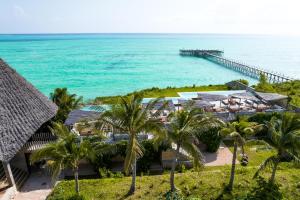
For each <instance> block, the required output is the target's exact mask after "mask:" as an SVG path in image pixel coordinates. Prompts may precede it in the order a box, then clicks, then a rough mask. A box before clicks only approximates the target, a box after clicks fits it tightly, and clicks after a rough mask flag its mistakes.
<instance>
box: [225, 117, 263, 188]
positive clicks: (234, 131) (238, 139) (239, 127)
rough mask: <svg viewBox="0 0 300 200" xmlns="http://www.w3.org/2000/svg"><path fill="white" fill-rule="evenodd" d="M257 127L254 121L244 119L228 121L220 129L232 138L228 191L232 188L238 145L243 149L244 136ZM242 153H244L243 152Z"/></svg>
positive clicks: (252, 132)
mask: <svg viewBox="0 0 300 200" xmlns="http://www.w3.org/2000/svg"><path fill="white" fill-rule="evenodd" d="M257 129H258V125H257V124H256V123H254V122H247V121H246V120H239V121H235V122H232V123H228V125H227V127H225V128H223V129H222V130H221V134H222V135H224V136H229V137H230V138H232V139H233V156H232V165H231V173H230V180H229V184H228V187H227V188H228V190H229V191H231V190H232V188H233V182H234V176H235V168H236V159H237V150H238V146H240V147H242V149H244V148H243V146H244V144H245V143H246V140H245V138H246V137H247V136H249V135H253V134H254V133H255V131H256V130H257ZM242 153H243V154H244V152H242Z"/></svg>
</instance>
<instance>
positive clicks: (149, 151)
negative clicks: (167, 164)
mask: <svg viewBox="0 0 300 200" xmlns="http://www.w3.org/2000/svg"><path fill="white" fill-rule="evenodd" d="M141 144H142V146H143V148H144V155H143V157H142V158H140V159H139V160H138V161H137V170H138V172H148V171H149V169H150V165H151V164H152V163H153V162H160V155H161V152H162V151H163V150H166V149H167V148H168V146H167V145H165V144H161V145H159V146H158V147H157V148H155V144H154V142H153V140H144V141H142V142H141Z"/></svg>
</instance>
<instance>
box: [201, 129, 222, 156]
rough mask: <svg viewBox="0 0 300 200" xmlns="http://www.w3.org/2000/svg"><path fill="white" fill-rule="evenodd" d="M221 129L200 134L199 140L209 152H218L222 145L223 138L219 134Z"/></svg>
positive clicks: (208, 130)
mask: <svg viewBox="0 0 300 200" xmlns="http://www.w3.org/2000/svg"><path fill="white" fill-rule="evenodd" d="M219 131H220V128H219V127H214V128H209V129H207V130H206V131H204V132H201V133H198V136H197V137H198V139H199V140H200V141H201V142H203V143H204V144H206V146H207V149H206V150H207V151H208V152H216V151H217V150H218V149H219V147H220V144H221V141H222V136H221V135H220V133H219Z"/></svg>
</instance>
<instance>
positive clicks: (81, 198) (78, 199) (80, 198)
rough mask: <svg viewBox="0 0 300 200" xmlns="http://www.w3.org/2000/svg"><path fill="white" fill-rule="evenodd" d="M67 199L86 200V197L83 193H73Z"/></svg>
mask: <svg viewBox="0 0 300 200" xmlns="http://www.w3.org/2000/svg"><path fill="white" fill-rule="evenodd" d="M68 200H86V198H85V197H84V196H83V195H79V194H75V195H73V196H71V197H70V198H68Z"/></svg>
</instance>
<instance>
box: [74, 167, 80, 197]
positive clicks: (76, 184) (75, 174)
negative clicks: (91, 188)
mask: <svg viewBox="0 0 300 200" xmlns="http://www.w3.org/2000/svg"><path fill="white" fill-rule="evenodd" d="M74 177H75V192H76V193H77V194H79V182H78V167H76V168H75V169H74Z"/></svg>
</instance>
